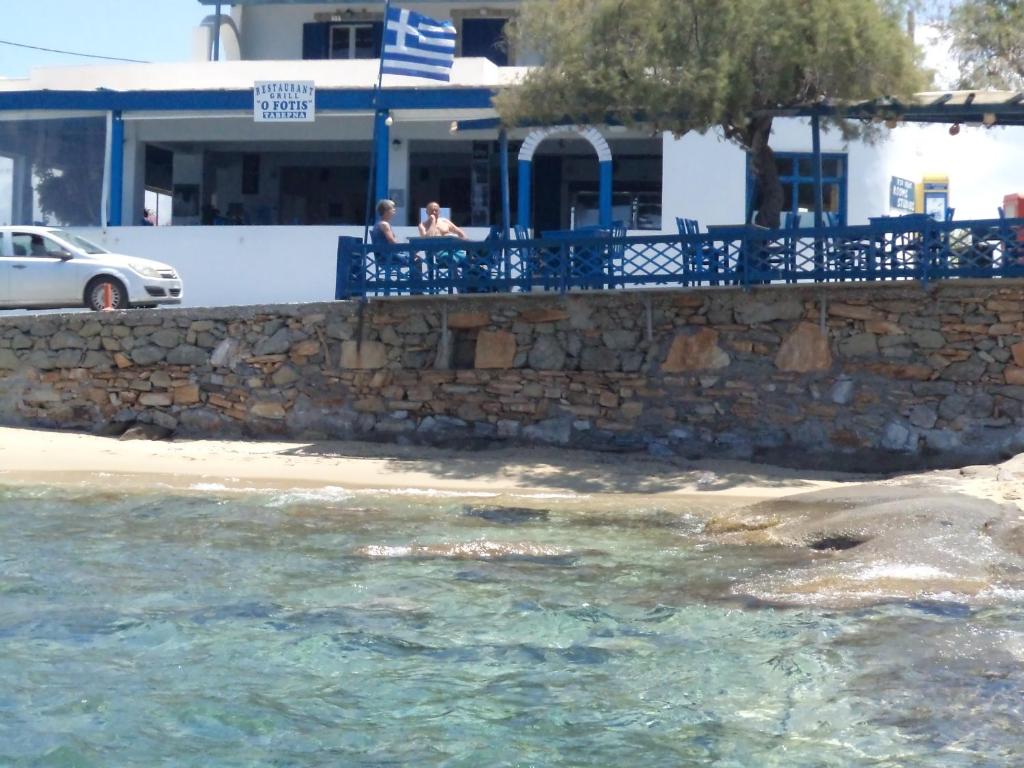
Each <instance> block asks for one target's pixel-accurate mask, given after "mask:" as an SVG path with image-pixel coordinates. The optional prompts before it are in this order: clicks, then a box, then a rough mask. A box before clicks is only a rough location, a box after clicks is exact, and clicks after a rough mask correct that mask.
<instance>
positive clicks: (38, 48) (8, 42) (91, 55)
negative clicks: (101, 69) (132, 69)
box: [0, 40, 150, 64]
mask: <svg viewBox="0 0 1024 768" xmlns="http://www.w3.org/2000/svg"><path fill="white" fill-rule="evenodd" d="M0 45H9V46H12V47H14V48H30V49H31V50H33V51H45V52H47V53H60V54H63V55H64V56H82V57H84V58H87V59H105V60H107V61H127V62H131V63H132V64H149V63H150V62H148V61H143V60H142V59H125V58H121V57H119V56H100V55H99V54H96V53H79V52H77V51H63V50H61V49H59V48H43V47H42V46H39V45H28V44H27V43H15V42H13V41H12V40H0Z"/></svg>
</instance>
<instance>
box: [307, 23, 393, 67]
mask: <svg viewBox="0 0 1024 768" xmlns="http://www.w3.org/2000/svg"><path fill="white" fill-rule="evenodd" d="M383 29H384V24H383V22H380V21H369V20H366V21H346V22H341V23H339V22H333V21H316V22H311V23H309V24H303V25H302V58H303V59H375V58H377V57H378V56H380V39H381V34H382V32H383Z"/></svg>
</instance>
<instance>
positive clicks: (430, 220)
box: [419, 203, 466, 240]
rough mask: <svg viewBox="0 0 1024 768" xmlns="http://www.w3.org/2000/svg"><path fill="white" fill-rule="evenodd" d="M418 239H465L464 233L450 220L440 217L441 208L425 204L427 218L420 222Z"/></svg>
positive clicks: (434, 204) (432, 204) (436, 205)
mask: <svg viewBox="0 0 1024 768" xmlns="http://www.w3.org/2000/svg"><path fill="white" fill-rule="evenodd" d="M419 229H420V237H446V236H449V235H451V236H454V237H460V238H462V239H463V240H465V239H466V233H465V232H463V231H462V230H461V229H459V228H458V227H457V226H455V225H454V224H452V222H451V220H449V219H446V218H444V217H443V216H441V206H440V205H438V204H437V203H427V218H426V220H425V221H421V222H420V226H419Z"/></svg>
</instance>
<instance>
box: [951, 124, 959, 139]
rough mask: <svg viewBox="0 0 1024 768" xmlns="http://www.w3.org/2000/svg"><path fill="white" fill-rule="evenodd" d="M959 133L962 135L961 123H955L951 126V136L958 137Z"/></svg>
mask: <svg viewBox="0 0 1024 768" xmlns="http://www.w3.org/2000/svg"><path fill="white" fill-rule="evenodd" d="M958 133H960V123H953V124H952V125H951V126H949V135H950V136H956V135H957V134H958Z"/></svg>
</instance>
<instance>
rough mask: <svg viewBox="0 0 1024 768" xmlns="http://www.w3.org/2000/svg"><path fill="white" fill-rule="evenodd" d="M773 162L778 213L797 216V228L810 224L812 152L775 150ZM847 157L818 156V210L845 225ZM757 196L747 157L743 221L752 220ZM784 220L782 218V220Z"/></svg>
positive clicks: (812, 202)
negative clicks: (777, 185) (779, 195)
mask: <svg viewBox="0 0 1024 768" xmlns="http://www.w3.org/2000/svg"><path fill="white" fill-rule="evenodd" d="M775 165H776V167H777V168H778V169H779V183H780V184H782V195H783V198H782V199H783V204H782V215H783V219H785V216H786V214H787V213H789V214H791V215H799V216H800V226H801V227H813V226H814V155H813V154H811V153H810V152H776V153H775ZM847 166H848V158H847V156H846V155H845V154H841V153H822V155H821V202H822V212H823V213H832V214H835V215H836V218H837V220H838V221H837V223H838V224H840V225H841V226H845V225H846V177H847ZM758 198H759V195H758V191H757V179H756V178H755V177H754V174H753V169H752V166H751V163H750V158H749V156H748V158H747V221H753V219H754V214H755V212H756V211H757V208H756V205H757V200H758ZM783 223H785V221H783Z"/></svg>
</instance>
